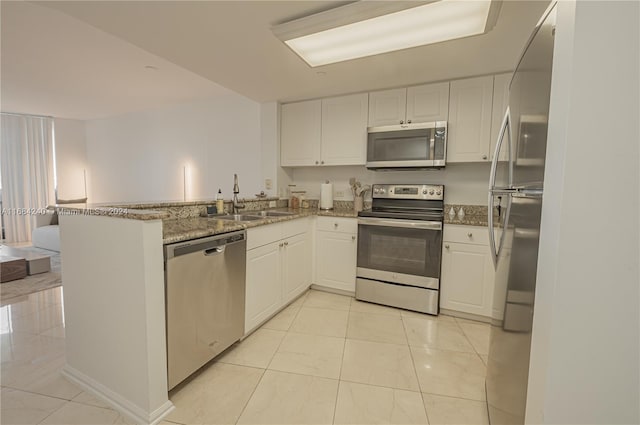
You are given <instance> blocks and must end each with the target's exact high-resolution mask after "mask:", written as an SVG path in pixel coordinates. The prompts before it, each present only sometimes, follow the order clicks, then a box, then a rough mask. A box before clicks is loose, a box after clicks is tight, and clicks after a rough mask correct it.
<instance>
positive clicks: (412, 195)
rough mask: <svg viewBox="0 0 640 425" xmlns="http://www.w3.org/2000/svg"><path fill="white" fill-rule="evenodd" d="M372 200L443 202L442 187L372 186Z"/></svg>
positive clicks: (417, 185)
mask: <svg viewBox="0 0 640 425" xmlns="http://www.w3.org/2000/svg"><path fill="white" fill-rule="evenodd" d="M372 196H373V198H387V199H427V200H438V201H440V200H443V199H444V185H437V184H374V185H373V189H372Z"/></svg>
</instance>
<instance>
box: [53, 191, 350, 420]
mask: <svg viewBox="0 0 640 425" xmlns="http://www.w3.org/2000/svg"><path fill="white" fill-rule="evenodd" d="M269 201H276V200H275V199H268V200H267V201H254V202H253V205H251V206H248V207H247V210H251V209H255V211H260V209H262V208H264V206H265V202H267V204H266V205H268V202H269ZM245 202H246V204H247V205H249V204H251V203H252V202H251V201H250V200H246V201H245ZM276 202H280V204H279V205H278V204H277V205H276V206H280V207H281V208H280V209H279V211H283V209H282V203H281V201H276ZM284 203H285V205H286V201H284ZM206 204H207V203H206V202H186V203H163V204H128V205H112V206H104V205H96V206H93V205H84V204H82V205H64V206H57V207H56V209H57V211H58V213H59V215H60V226H61V232H60V233H61V247H62V249H61V252H62V261H63V263H64V267H63V280H64V298H65V321H66V351H67V355H66V365H65V367H64V371H63V373H64V375H65V376H66V377H67V378H69V379H70V380H72V381H74V382H75V383H77V384H79V385H80V386H81V387H82V388H83V389H85V390H86V391H88V392H90V393H92V394H93V395H95V396H97V397H99V398H100V399H102V400H105V401H106V402H108V403H109V404H110V405H112V406H113V407H115V408H117V409H118V410H119V411H121V412H122V413H123V414H125V415H126V416H128V417H129V418H130V419H131V420H134V421H135V423H149V424H150V423H156V422H158V421H159V420H160V419H161V418H162V417H164V416H165V415H166V414H168V413H169V412H170V411H171V410H172V409H173V405H172V403H171V402H170V401H169V399H168V385H167V355H166V353H167V349H166V328H165V285H164V258H163V245H164V244H167V243H172V242H177V241H184V240H189V239H194V238H200V237H205V236H211V235H215V234H220V233H227V232H231V231H234V230H241V229H247V228H249V227H256V226H263V225H268V224H274V223H278V222H285V221H291V220H296V219H300V218H304V217H309V216H313V215H317V214H321V215H331V216H334V217H342V218H345V217H346V218H350V217H355V213H354V212H353V209H336V210H333V211H329V212H318V211H317V210H316V209H307V210H304V209H301V210H287V209H286V206H285V209H284V210H285V211H288V212H290V213H291V214H289V215H286V216H279V217H265V218H263V219H259V220H254V221H251V222H235V221H229V220H218V219H216V218H206V217H200V216H199V214H200V212H201V210H204V208H205V205H206ZM309 230H311V229H309ZM309 254H310V253H309ZM309 277H310V273H309ZM310 284H311V281H310V279H308V281H307V282H305V285H306V286H305V288H304V289H306V288H308V287H309V285H310Z"/></svg>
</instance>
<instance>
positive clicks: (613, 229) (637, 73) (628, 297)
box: [526, 1, 640, 424]
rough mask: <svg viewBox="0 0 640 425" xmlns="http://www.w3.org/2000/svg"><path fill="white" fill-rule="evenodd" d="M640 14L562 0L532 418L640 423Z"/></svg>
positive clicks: (630, 7) (628, 6) (622, 6)
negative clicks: (639, 22) (639, 26)
mask: <svg viewBox="0 0 640 425" xmlns="http://www.w3.org/2000/svg"><path fill="white" fill-rule="evenodd" d="M639 17H640V4H639V3H638V2H586V1H579V2H573V1H563V2H559V6H558V22H557V27H556V49H555V53H554V71H553V83H552V91H551V93H552V95H551V110H550V118H549V144H548V152H547V158H548V160H547V164H546V175H545V194H544V200H543V215H542V226H541V233H540V255H539V260H538V282H537V289H536V307H535V314H534V327H533V340H532V352H531V362H530V372H529V379H530V380H529V388H528V397H527V418H526V422H527V423H530V424H558V423H563V424H570V423H571V424H584V423H590V424H616V423H620V424H623V423H624V424H637V423H640V412H639V409H640V367H639V364H640V348H639V347H640V314H639V311H640V305H639V304H640V303H639V301H640V293H639V290H640V270H639V261H638V259H639V258H640V246H639V242H640V223H639V217H640V206H639V203H640V174H639V167H638V165H639V159H640V143H639V140H640V130H639V128H638V117H639V116H640V107H639V103H640V97H639V96H640V84H639V82H638V80H639V78H640V69H639V62H640V56H639V52H640V45H639V41H640V33H639V30H638V18H639ZM594 58H597V60H594ZM603 126H604V128H603Z"/></svg>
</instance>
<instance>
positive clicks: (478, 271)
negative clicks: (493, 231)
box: [440, 242, 494, 317]
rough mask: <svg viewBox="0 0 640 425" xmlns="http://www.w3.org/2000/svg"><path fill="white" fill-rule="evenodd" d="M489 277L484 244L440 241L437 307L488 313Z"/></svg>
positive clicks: (488, 257)
mask: <svg viewBox="0 0 640 425" xmlns="http://www.w3.org/2000/svg"><path fill="white" fill-rule="evenodd" d="M493 279H494V270H493V262H492V260H491V255H490V254H489V247H488V246H486V245H471V244H461V243H453V242H445V243H444V249H443V250H442V281H441V282H440V307H442V308H446V309H449V310H454V311H461V312H464V313H471V314H477V315H479V316H486V317H491V308H492V303H493Z"/></svg>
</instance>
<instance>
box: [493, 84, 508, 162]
mask: <svg viewBox="0 0 640 425" xmlns="http://www.w3.org/2000/svg"><path fill="white" fill-rule="evenodd" d="M512 75H513V73H511V72H508V73H506V74H498V75H496V76H494V79H493V108H492V112H491V144H490V145H489V158H491V160H493V155H494V153H495V151H496V144H497V142H498V133H499V132H500V125H502V119H503V118H504V113H505V112H506V110H507V106H508V105H509V83H510V82H511V76H512ZM504 143H506V140H505V142H504ZM504 143H503V145H504ZM508 160H509V150H508V149H507V148H506V147H503V148H502V150H501V151H500V157H499V158H498V161H508Z"/></svg>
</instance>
